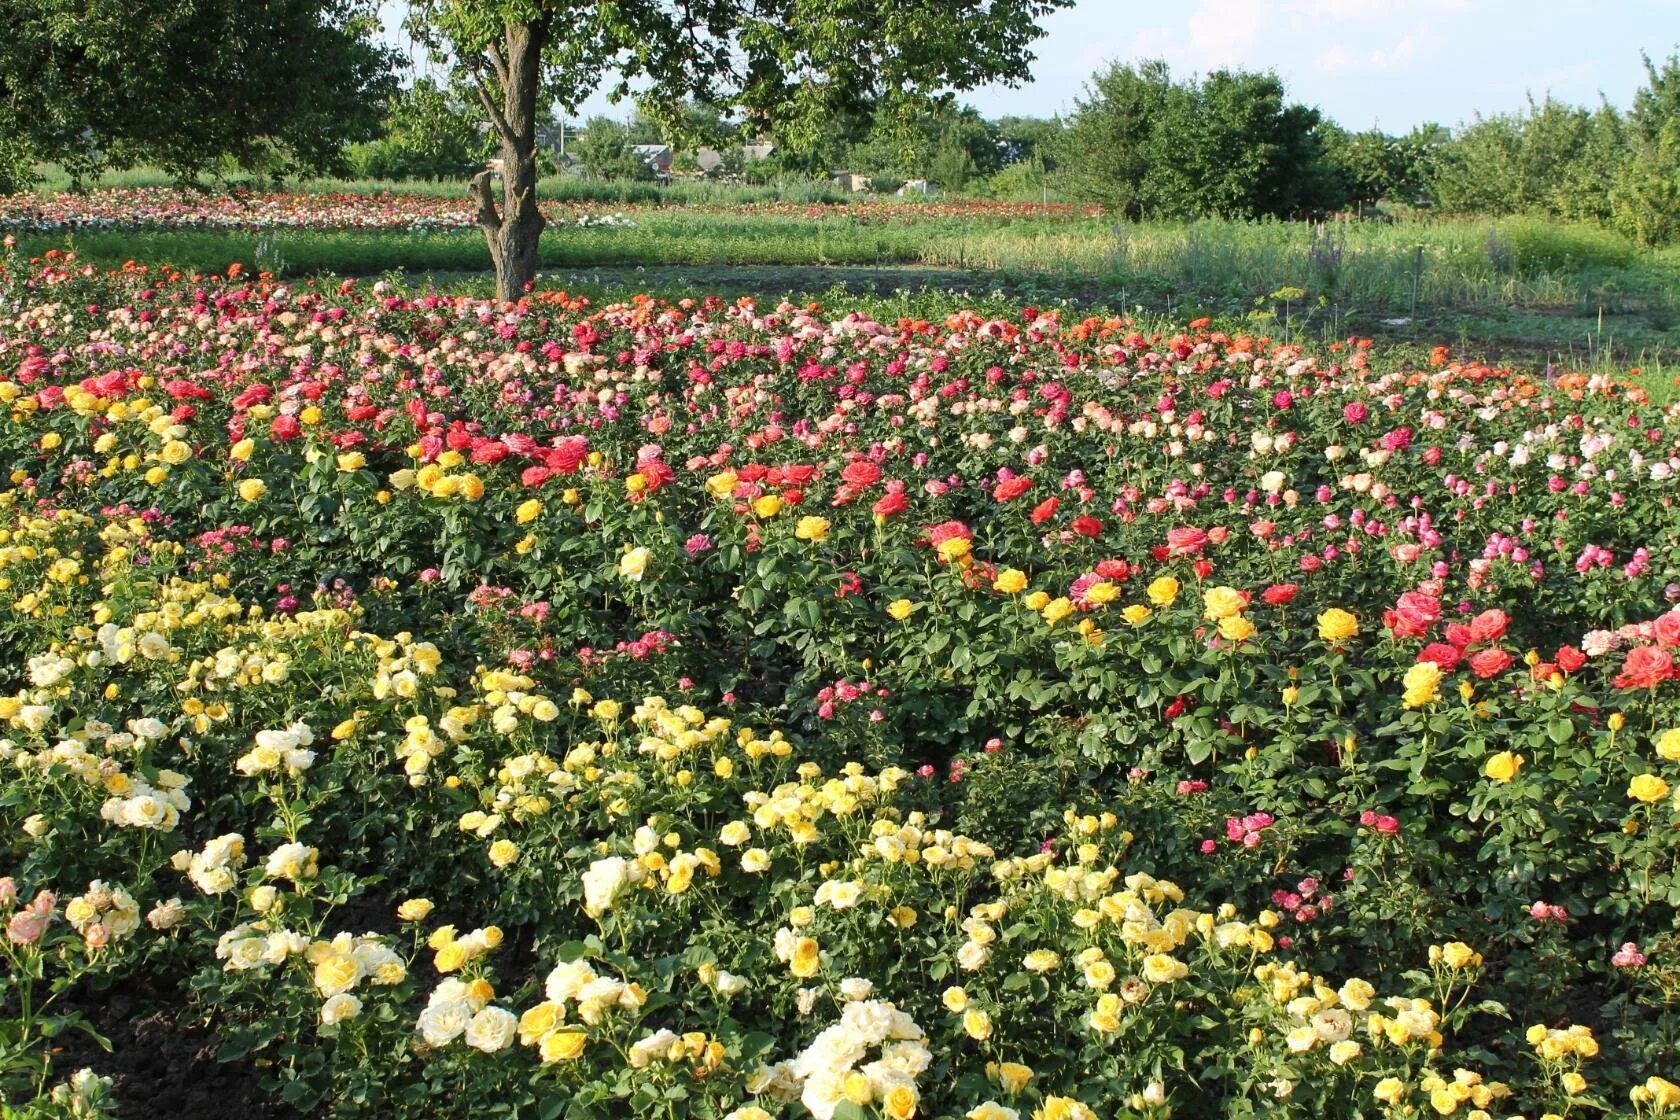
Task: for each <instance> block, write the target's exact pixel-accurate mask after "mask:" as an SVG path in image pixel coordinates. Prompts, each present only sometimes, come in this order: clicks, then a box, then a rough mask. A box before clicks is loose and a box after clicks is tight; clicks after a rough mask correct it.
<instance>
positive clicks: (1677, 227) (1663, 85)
mask: <svg viewBox="0 0 1680 1120" xmlns="http://www.w3.org/2000/svg"><path fill="white" fill-rule="evenodd" d="M1645 73H1646V76H1647V82H1646V85H1645V86H1644V87H1643V88H1641V89H1640V90H1639V92H1638V93H1636V94H1635V95H1634V98H1633V111H1632V112H1631V113H1630V114H1629V115H1628V122H1627V123H1628V129H1627V132H1628V143H1629V149H1630V151H1629V155H1628V158H1626V159H1624V161H1623V163H1622V166H1621V168H1620V170H1619V172H1618V174H1617V178H1616V183H1615V186H1614V188H1613V189H1612V191H1611V211H1612V214H1613V216H1614V218H1615V222H1616V226H1617V228H1619V229H1621V230H1622V232H1623V233H1626V234H1627V235H1628V236H1630V237H1633V238H1635V239H1637V240H1638V241H1639V242H1640V243H1641V244H1644V245H1659V244H1662V243H1664V242H1668V241H1675V240H1680V55H1670V56H1669V57H1668V59H1667V60H1666V61H1664V62H1663V64H1662V66H1661V67H1660V68H1659V67H1658V66H1657V65H1656V63H1654V62H1652V61H1651V60H1650V59H1649V58H1646V59H1645Z"/></svg>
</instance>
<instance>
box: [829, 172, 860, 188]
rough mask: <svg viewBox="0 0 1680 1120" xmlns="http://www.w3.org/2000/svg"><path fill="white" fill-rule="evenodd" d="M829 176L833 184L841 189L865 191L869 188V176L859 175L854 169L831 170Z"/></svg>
mask: <svg viewBox="0 0 1680 1120" xmlns="http://www.w3.org/2000/svg"><path fill="white" fill-rule="evenodd" d="M829 178H831V179H832V180H833V181H834V185H835V186H837V187H839V188H840V189H841V190H843V191H866V190H868V189H869V176H867V175H860V174H858V173H857V172H856V171H831V172H829Z"/></svg>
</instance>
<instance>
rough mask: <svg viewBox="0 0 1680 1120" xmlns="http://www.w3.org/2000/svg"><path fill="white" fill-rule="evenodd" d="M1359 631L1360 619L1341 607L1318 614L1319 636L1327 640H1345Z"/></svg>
mask: <svg viewBox="0 0 1680 1120" xmlns="http://www.w3.org/2000/svg"><path fill="white" fill-rule="evenodd" d="M1357 633H1359V620H1358V619H1357V618H1355V617H1353V615H1351V614H1349V613H1348V612H1347V611H1344V610H1343V609H1342V608H1340V607H1331V608H1330V609H1329V610H1327V611H1325V612H1324V613H1323V614H1321V615H1319V616H1318V636H1319V637H1320V638H1323V639H1324V640H1325V641H1327V642H1345V641H1347V640H1348V639H1349V638H1351V637H1353V636H1354V635H1355V634H1357Z"/></svg>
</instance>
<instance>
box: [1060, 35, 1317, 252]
mask: <svg viewBox="0 0 1680 1120" xmlns="http://www.w3.org/2000/svg"><path fill="white" fill-rule="evenodd" d="M1318 128H1319V115H1318V112H1317V111H1316V110H1313V109H1308V108H1306V107H1305V106H1301V105H1286V104H1285V103H1284V89H1283V83H1282V82H1281V80H1279V79H1278V77H1277V76H1276V75H1275V74H1257V73H1250V72H1246V71H1230V70H1216V71H1214V72H1212V73H1210V74H1208V75H1207V76H1206V77H1205V78H1199V79H1197V78H1192V79H1189V80H1185V81H1176V80H1174V79H1173V77H1172V74H1171V71H1170V70H1169V69H1168V67H1167V65H1166V63H1164V62H1160V61H1151V62H1144V63H1141V64H1139V65H1136V66H1133V65H1126V64H1120V63H1116V64H1113V65H1111V66H1110V67H1109V68H1108V69H1107V70H1104V71H1102V72H1100V73H1099V74H1097V76H1096V77H1095V78H1094V79H1093V83H1092V85H1091V86H1090V89H1089V93H1088V97H1087V99H1086V100H1085V101H1081V102H1079V103H1078V108H1077V110H1076V112H1075V113H1074V114H1073V115H1072V117H1071V118H1070V119H1069V121H1068V128H1067V130H1066V131H1065V133H1064V134H1063V136H1062V138H1061V147H1060V152H1061V154H1060V157H1059V160H1058V164H1059V166H1060V167H1061V168H1062V174H1063V176H1065V179H1066V183H1067V189H1068V191H1069V192H1070V193H1071V194H1072V196H1073V197H1075V198H1081V199H1088V200H1091V201H1095V202H1101V203H1104V204H1105V205H1108V206H1110V207H1111V208H1112V209H1114V210H1115V211H1116V212H1117V213H1119V214H1122V215H1124V216H1125V217H1127V218H1131V219H1134V220H1137V219H1163V220H1184V219H1189V218H1195V217H1200V216H1217V217H1228V218H1255V217H1263V216H1275V217H1285V216H1298V215H1300V214H1302V213H1304V212H1309V211H1319V210H1325V209H1334V208H1337V207H1338V206H1340V205H1341V201H1342V196H1341V194H1340V193H1339V192H1338V189H1337V188H1338V186H1339V184H1338V183H1337V181H1336V179H1335V177H1334V176H1333V175H1332V174H1331V173H1330V169H1329V167H1328V165H1327V164H1326V163H1325V161H1324V159H1323V156H1322V153H1321V150H1320V149H1321V146H1322V142H1321V138H1320V136H1319V133H1318Z"/></svg>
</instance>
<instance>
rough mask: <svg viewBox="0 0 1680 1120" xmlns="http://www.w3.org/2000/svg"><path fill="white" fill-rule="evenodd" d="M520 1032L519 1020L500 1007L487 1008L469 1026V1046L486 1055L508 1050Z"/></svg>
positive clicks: (475, 1016) (474, 1017) (473, 1018)
mask: <svg viewBox="0 0 1680 1120" xmlns="http://www.w3.org/2000/svg"><path fill="white" fill-rule="evenodd" d="M518 1032H519V1019H518V1017H517V1016H515V1015H514V1014H513V1012H511V1011H507V1010H504V1009H503V1008H500V1007H486V1008H484V1010H482V1011H480V1012H479V1013H478V1014H477V1015H474V1016H473V1017H472V1022H470V1023H468V1024H467V1045H468V1046H471V1047H472V1048H473V1049H474V1050H482V1051H484V1053H486V1054H494V1053H495V1052H496V1051H498V1050H506V1049H507V1048H508V1047H509V1046H511V1045H512V1044H513V1036H514V1035H515V1034H517V1033H518Z"/></svg>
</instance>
